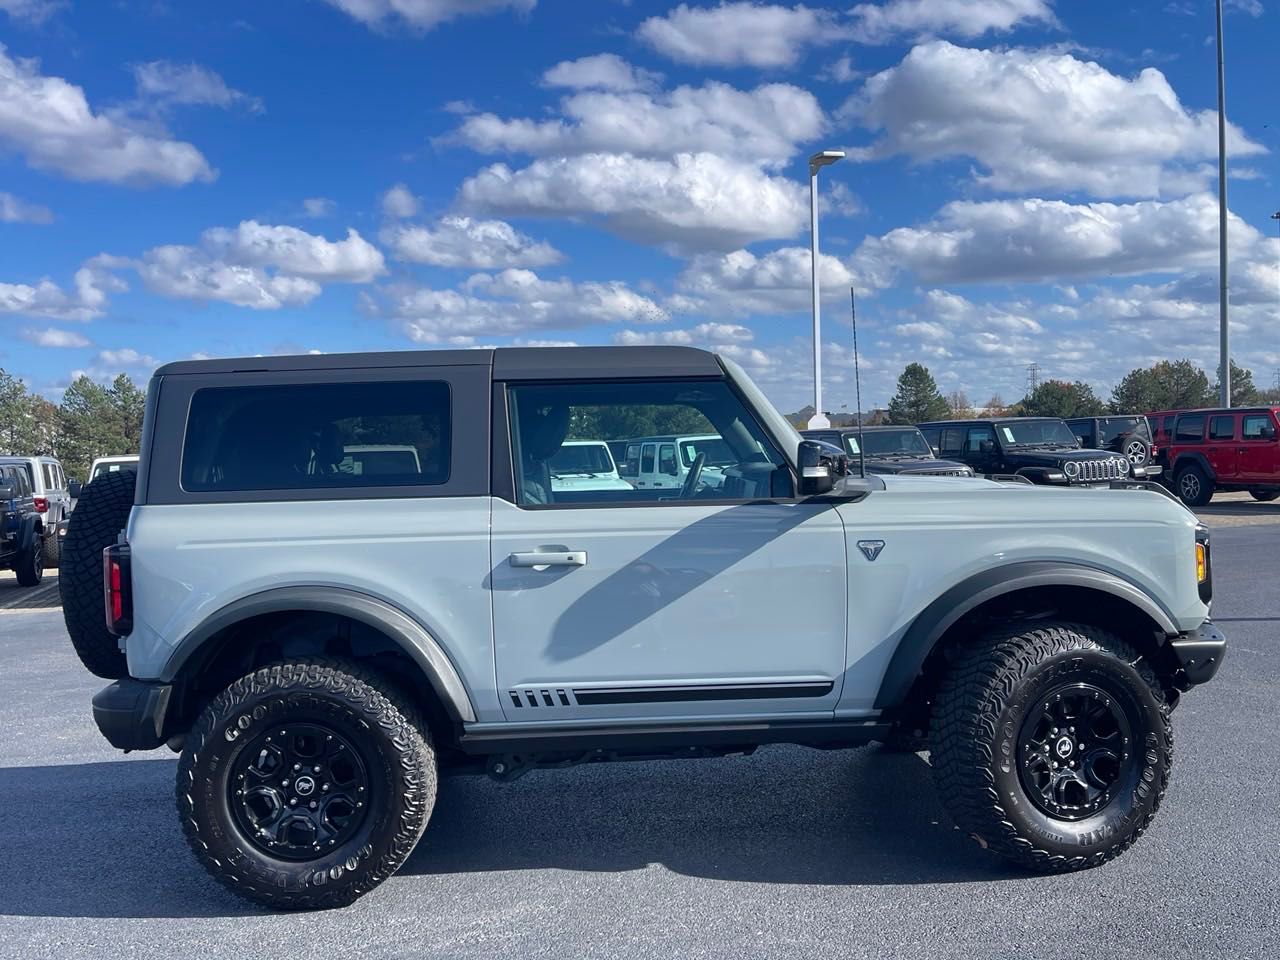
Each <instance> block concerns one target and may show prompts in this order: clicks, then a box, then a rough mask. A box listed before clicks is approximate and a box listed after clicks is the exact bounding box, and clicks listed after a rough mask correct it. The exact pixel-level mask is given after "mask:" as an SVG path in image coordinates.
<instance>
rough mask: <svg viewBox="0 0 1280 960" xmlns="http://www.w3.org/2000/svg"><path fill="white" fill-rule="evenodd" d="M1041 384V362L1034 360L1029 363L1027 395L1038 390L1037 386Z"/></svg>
mask: <svg viewBox="0 0 1280 960" xmlns="http://www.w3.org/2000/svg"><path fill="white" fill-rule="evenodd" d="M1039 386H1040V364H1038V363H1036V362H1035V361H1032V362H1031V363H1028V364H1027V395H1028V396H1030V395H1031V394H1033V393H1035V392H1036V388H1038V387H1039Z"/></svg>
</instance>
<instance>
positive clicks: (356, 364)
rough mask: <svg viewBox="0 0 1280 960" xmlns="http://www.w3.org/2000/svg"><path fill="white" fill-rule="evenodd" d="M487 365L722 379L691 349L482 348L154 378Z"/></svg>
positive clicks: (523, 374) (205, 364) (310, 358)
mask: <svg viewBox="0 0 1280 960" xmlns="http://www.w3.org/2000/svg"><path fill="white" fill-rule="evenodd" d="M475 366H482V367H490V368H492V370H493V377H494V379H495V380H554V379H558V378H560V377H566V378H569V379H587V378H596V377H654V376H666V377H722V376H724V369H723V368H722V367H721V366H720V362H719V360H717V359H716V356H715V354H713V353H709V352H708V351H706V350H700V349H698V348H697V347H668V346H657V347H496V348H494V347H488V348H485V349H481V350H395V351H387V352H382V353H314V354H293V355H289V356H280V357H233V358H227V359H219V360H179V361H177V362H176V363H166V364H165V365H164V366H162V367H160V369H158V370H157V371H156V372H155V374H154V376H157V377H172V376H185V375H191V374H216V373H278V372H285V371H290V372H294V371H300V372H305V371H309V370H374V369H404V368H411V367H475Z"/></svg>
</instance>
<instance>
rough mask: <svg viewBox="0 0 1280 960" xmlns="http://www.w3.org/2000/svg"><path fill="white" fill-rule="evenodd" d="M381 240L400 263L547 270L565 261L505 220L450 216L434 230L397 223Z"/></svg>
mask: <svg viewBox="0 0 1280 960" xmlns="http://www.w3.org/2000/svg"><path fill="white" fill-rule="evenodd" d="M379 239H380V240H381V241H382V243H384V244H385V245H386V246H387V247H388V248H390V250H391V252H392V253H393V255H394V256H396V257H397V258H399V259H400V260H406V261H409V262H411V263H425V264H430V265H431V266H436V267H466V268H469V269H474V270H497V269H503V268H506V267H545V266H547V265H549V264H553V263H559V262H560V261H561V260H562V259H563V255H562V254H561V253H560V251H558V250H557V249H556V248H555V247H553V246H551V245H550V244H549V243H542V242H539V241H536V240H534V239H533V238H532V237H530V236H528V235H526V234H523V233H521V232H520V231H519V230H517V229H515V227H513V226H511V224H509V223H507V222H506V221H504V220H477V219H474V218H472V217H460V216H446V217H441V218H440V220H439V221H438V222H437V223H436V224H434V225H432V226H423V225H417V224H407V223H403V222H401V223H394V224H389V225H388V226H386V227H385V228H384V229H383V231H382V233H381V234H380V235H379Z"/></svg>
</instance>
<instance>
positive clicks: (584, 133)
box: [454, 81, 826, 165]
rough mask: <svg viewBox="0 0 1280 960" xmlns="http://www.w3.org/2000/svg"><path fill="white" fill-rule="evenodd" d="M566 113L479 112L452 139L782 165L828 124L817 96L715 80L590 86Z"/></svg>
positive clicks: (570, 100)
mask: <svg viewBox="0 0 1280 960" xmlns="http://www.w3.org/2000/svg"><path fill="white" fill-rule="evenodd" d="M561 113H562V114H563V116H562V117H560V118H557V119H553V120H530V119H523V118H517V119H503V118H501V117H498V116H495V115H494V114H492V113H482V114H476V115H474V116H470V117H467V118H466V120H464V121H463V123H462V125H461V126H460V127H459V128H458V130H457V132H456V133H455V134H454V139H457V140H461V141H462V142H463V143H465V144H467V145H468V146H470V147H472V148H473V149H475V150H478V151H480V152H482V153H500V152H506V153H524V154H531V155H534V156H558V157H563V156H568V155H573V154H584V153H628V154H632V155H633V156H653V157H664V158H666V157H671V156H672V155H674V154H679V153H718V154H721V155H723V156H732V157H735V158H737V159H739V160H749V161H752V162H756V163H760V164H765V165H777V164H780V163H782V162H784V161H785V160H787V159H788V158H789V157H791V156H792V155H793V154H794V153H795V151H796V148H797V144H799V143H802V142H805V141H808V140H812V139H813V138H815V137H817V136H819V135H820V134H821V133H822V132H823V130H824V129H825V128H826V117H825V116H824V114H823V112H822V108H821V106H819V104H818V101H817V99H816V98H815V97H814V96H813V94H811V93H810V92H809V91H807V90H802V89H801V88H799V87H795V86H792V85H790V84H785V83H771V84H766V85H764V86H761V87H757V88H755V89H754V90H738V89H736V88H735V87H732V86H730V85H728V84H725V83H719V82H714V81H712V82H708V83H706V84H704V85H703V86H700V87H689V86H682V87H677V88H675V89H674V90H669V91H664V92H662V93H659V94H650V93H645V92H626V93H616V92H609V91H605V90H593V91H587V92H582V93H577V94H574V95H572V96H569V97H566V98H564V100H562V101H561Z"/></svg>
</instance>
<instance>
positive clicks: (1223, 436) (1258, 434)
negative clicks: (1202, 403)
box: [1151, 407, 1280, 507]
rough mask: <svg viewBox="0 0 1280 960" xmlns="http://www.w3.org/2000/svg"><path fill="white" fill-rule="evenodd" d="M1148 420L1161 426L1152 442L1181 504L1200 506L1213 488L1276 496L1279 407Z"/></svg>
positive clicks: (1278, 483) (1279, 469)
mask: <svg viewBox="0 0 1280 960" xmlns="http://www.w3.org/2000/svg"><path fill="white" fill-rule="evenodd" d="M1151 419H1152V420H1153V421H1155V422H1156V423H1159V425H1160V426H1161V427H1162V428H1163V429H1161V430H1160V431H1158V434H1157V437H1156V442H1157V443H1161V445H1162V446H1163V447H1164V451H1165V453H1164V457H1165V463H1166V464H1167V465H1168V466H1167V469H1166V470H1165V476H1166V477H1167V478H1169V480H1170V482H1171V483H1172V485H1173V489H1174V491H1175V492H1176V493H1177V494H1178V496H1179V497H1181V498H1182V502H1183V503H1185V504H1186V505H1187V506H1189V507H1200V506H1203V505H1204V504H1206V503H1208V502H1209V500H1210V499H1211V498H1212V497H1213V495H1214V493H1215V492H1216V491H1219V490H1248V491H1249V493H1250V494H1252V495H1253V498H1254V499H1255V500H1275V499H1276V498H1277V497H1280V407H1240V408H1237V409H1234V410H1221V409H1219V410H1183V411H1180V412H1177V413H1170V412H1163V413H1160V414H1153V415H1152V416H1151ZM1170 419H1173V423H1172V425H1171V427H1172V429H1171V430H1170V425H1168V421H1169V420H1170ZM1166 431H1169V432H1166ZM1162 441H1163V442H1162Z"/></svg>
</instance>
